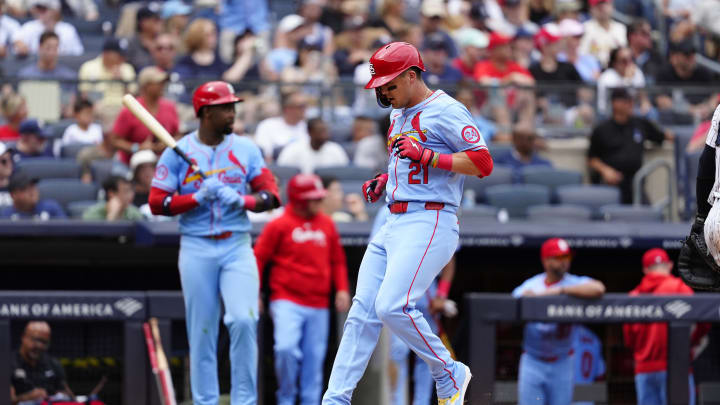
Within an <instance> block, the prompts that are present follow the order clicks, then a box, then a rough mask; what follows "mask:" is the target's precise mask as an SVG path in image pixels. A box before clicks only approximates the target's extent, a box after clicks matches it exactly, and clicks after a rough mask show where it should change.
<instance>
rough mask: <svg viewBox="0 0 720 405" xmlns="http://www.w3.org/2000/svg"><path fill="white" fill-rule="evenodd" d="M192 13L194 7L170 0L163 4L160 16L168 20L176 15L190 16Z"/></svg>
mask: <svg viewBox="0 0 720 405" xmlns="http://www.w3.org/2000/svg"><path fill="white" fill-rule="evenodd" d="M192 11H193V8H192V6H189V5H187V4H185V3H183V2H182V1H180V0H170V1H166V2H165V3H164V4H163V6H162V9H161V10H160V16H161V17H162V18H163V19H168V18H170V17H174V16H176V15H189V14H191V13H192Z"/></svg>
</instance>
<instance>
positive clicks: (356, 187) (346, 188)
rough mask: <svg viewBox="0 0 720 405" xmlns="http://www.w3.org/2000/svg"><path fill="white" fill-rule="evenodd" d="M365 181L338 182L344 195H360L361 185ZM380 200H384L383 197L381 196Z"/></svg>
mask: <svg viewBox="0 0 720 405" xmlns="http://www.w3.org/2000/svg"><path fill="white" fill-rule="evenodd" d="M365 181H366V180H340V186H341V187H342V189H343V192H344V193H345V194H346V195H347V194H352V193H355V194H360V195H362V185H363V183H365ZM382 198H385V196H383V197H382ZM382 201H384V200H382ZM382 201H381V202H382Z"/></svg>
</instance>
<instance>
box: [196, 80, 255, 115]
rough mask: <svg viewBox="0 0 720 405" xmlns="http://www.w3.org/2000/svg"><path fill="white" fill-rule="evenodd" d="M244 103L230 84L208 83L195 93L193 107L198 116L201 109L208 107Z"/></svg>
mask: <svg viewBox="0 0 720 405" xmlns="http://www.w3.org/2000/svg"><path fill="white" fill-rule="evenodd" d="M240 101H243V99H242V98H240V97H238V96H236V95H235V89H233V86H232V85H231V84H230V83H227V82H221V81H215V82H207V83H205V84H203V85H202V86H200V87H198V88H197V90H195V93H193V100H192V102H193V107H194V108H195V115H198V113H199V112H200V108H202V107H204V106H206V105H220V104H231V103H238V102H240Z"/></svg>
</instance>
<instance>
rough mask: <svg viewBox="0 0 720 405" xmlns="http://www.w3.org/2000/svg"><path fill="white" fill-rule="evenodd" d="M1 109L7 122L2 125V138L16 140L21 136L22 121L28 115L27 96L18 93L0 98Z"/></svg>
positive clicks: (0, 132) (0, 127) (0, 137)
mask: <svg viewBox="0 0 720 405" xmlns="http://www.w3.org/2000/svg"><path fill="white" fill-rule="evenodd" d="M0 111H1V112H2V115H3V117H4V118H5V121H6V124H5V125H2V126H0V140H2V141H5V142H7V141H16V140H18V139H19V138H20V123H21V122H23V121H25V119H26V118H27V116H28V109H27V104H26V103H25V98H23V96H21V95H20V94H17V93H11V94H9V95H6V96H5V97H3V98H2V100H0Z"/></svg>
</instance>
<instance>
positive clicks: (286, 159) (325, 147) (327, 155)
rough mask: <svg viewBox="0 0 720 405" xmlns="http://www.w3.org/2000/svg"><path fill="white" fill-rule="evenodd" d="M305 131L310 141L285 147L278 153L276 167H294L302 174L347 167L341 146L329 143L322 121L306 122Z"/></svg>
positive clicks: (315, 119) (346, 158)
mask: <svg viewBox="0 0 720 405" xmlns="http://www.w3.org/2000/svg"><path fill="white" fill-rule="evenodd" d="M307 130H308V134H309V135H310V139H309V140H305V141H303V140H299V141H295V142H293V143H291V144H289V145H287V146H286V147H285V148H284V149H283V150H282V152H280V156H279V157H278V160H277V163H278V165H281V166H294V167H297V168H298V169H300V171H301V172H303V173H312V172H314V171H315V169H316V168H320V167H331V166H347V165H348V164H349V163H350V159H348V156H347V154H346V153H345V150H344V149H343V148H342V146H340V144H338V143H336V142H332V141H330V134H329V131H328V126H327V124H325V122H323V120H322V119H320V118H313V119H311V120H308V123H307Z"/></svg>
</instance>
